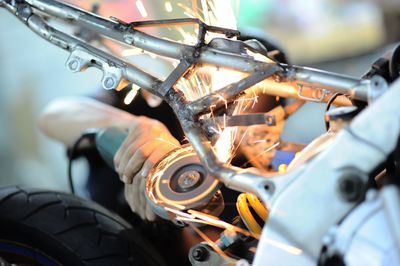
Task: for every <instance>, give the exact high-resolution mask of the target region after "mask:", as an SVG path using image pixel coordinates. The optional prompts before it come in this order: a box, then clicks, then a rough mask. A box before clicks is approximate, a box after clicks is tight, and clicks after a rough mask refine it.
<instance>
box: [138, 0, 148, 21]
mask: <svg viewBox="0 0 400 266" xmlns="http://www.w3.org/2000/svg"><path fill="white" fill-rule="evenodd" d="M136 7H137V9H138V10H139V13H140V15H142V17H144V18H147V16H148V14H147V11H146V9H145V8H144V5H143V2H142V1H141V0H137V1H136Z"/></svg>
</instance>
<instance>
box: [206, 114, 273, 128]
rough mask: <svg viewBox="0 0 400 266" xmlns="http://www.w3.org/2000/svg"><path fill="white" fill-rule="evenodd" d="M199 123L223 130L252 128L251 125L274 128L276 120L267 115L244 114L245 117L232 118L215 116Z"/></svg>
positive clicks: (236, 116) (235, 116)
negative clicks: (242, 127)
mask: <svg viewBox="0 0 400 266" xmlns="http://www.w3.org/2000/svg"><path fill="white" fill-rule="evenodd" d="M200 122H201V123H203V125H204V126H207V127H208V126H214V127H215V126H217V127H218V128H221V129H224V128H226V127H238V126H239V127H240V126H252V125H268V126H275V125H276V118H275V116H274V115H270V114H267V113H260V114H245V115H234V116H217V117H212V118H207V119H201V120H200Z"/></svg>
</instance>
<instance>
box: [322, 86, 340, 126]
mask: <svg viewBox="0 0 400 266" xmlns="http://www.w3.org/2000/svg"><path fill="white" fill-rule="evenodd" d="M340 95H343V93H340V92H337V93H335V94H333V95H332V97H331V98H330V99H329V101H328V102H327V104H326V108H325V114H326V113H327V112H328V111H329V109H330V108H331V105H332V103H333V102H334V101H335V100H336V98H337V97H338V96H340ZM329 126H330V125H329V120H328V119H326V118H325V128H326V131H328V130H329Z"/></svg>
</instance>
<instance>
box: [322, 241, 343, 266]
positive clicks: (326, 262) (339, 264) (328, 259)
mask: <svg viewBox="0 0 400 266" xmlns="http://www.w3.org/2000/svg"><path fill="white" fill-rule="evenodd" d="M317 265H318V266H345V263H344V261H343V256H342V255H340V254H337V253H333V254H330V252H329V249H328V248H327V247H326V246H324V247H323V248H322V252H321V255H320V256H319V259H318V264H317Z"/></svg>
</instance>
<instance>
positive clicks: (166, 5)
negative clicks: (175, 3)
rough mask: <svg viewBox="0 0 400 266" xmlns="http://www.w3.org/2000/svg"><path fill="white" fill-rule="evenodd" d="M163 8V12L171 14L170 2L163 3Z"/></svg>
mask: <svg viewBox="0 0 400 266" xmlns="http://www.w3.org/2000/svg"><path fill="white" fill-rule="evenodd" d="M164 6H165V10H166V11H167V12H168V13H171V12H172V4H171V2H170V1H165V4H164Z"/></svg>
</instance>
